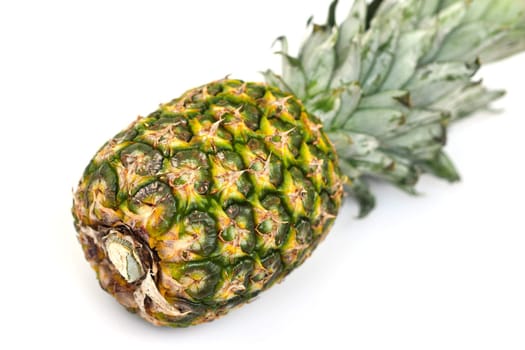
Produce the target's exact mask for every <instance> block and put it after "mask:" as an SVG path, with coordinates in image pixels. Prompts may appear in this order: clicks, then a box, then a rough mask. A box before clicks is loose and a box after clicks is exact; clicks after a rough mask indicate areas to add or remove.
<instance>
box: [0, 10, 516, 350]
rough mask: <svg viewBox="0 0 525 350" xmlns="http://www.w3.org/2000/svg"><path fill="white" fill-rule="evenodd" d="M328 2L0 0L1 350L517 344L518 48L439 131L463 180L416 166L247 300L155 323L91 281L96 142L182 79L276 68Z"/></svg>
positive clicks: (345, 216)
mask: <svg viewBox="0 0 525 350" xmlns="http://www.w3.org/2000/svg"><path fill="white" fill-rule="evenodd" d="M328 2H329V1H328V0H323V1H301V2H299V1H292V0H265V1H257V2H255V1H233V0H221V1H211V0H208V1H204V0H193V1H140V2H139V1H125V2H124V1H123V2H116V1H84V2H81V1H10V2H8V1H3V2H1V4H0V45H1V46H0V117H1V124H0V135H1V137H0V142H1V145H0V146H1V162H0V168H1V170H0V179H1V186H2V188H1V190H0V199H1V201H0V205H1V208H2V209H1V223H2V225H1V230H0V235H1V240H0V243H1V254H0V259H1V268H2V270H1V271H2V274H1V282H0V283H1V289H0V300H1V306H0V307H1V308H0V320H1V321H2V323H3V324H2V325H1V328H2V332H1V333H2V336H0V348H3V349H11V348H29V347H28V346H31V347H32V348H36V347H38V348H50V347H51V346H52V347H54V348H62V346H74V348H75V349H84V348H86V349H87V348H90V349H93V348H101V349H104V348H117V347H118V348H120V349H127V350H128V349H135V348H136V349H139V348H140V349H168V348H169V349H194V350H196V349H236V348H241V347H242V348H249V349H262V348H268V347H276V348H287V349H300V348H305V347H306V348H310V346H312V347H313V346H318V347H321V346H322V347H323V348H334V349H506V350H510V349H524V348H525V331H524V330H525V221H524V218H525V213H524V208H525V206H524V205H523V200H524V197H525V176H524V171H523V170H524V156H523V150H524V149H525V147H524V146H525V138H524V135H525V107H524V103H525V102H524V97H525V96H524V94H523V91H524V88H523V84H524V79H523V78H524V77H525V74H524V71H523V66H524V64H525V55H521V56H517V57H514V58H513V59H510V60H507V61H505V62H502V63H499V64H497V65H495V66H490V67H486V68H484V69H483V70H482V74H481V75H482V76H483V77H484V79H485V82H486V84H487V85H489V86H491V87H495V88H503V87H505V88H507V89H508V95H507V96H506V97H505V98H503V99H501V100H500V101H498V102H497V103H496V104H495V105H494V106H495V107H497V108H498V109H502V110H503V112H501V113H499V114H490V113H478V115H477V116H476V117H475V118H472V119H470V120H466V121H463V122H461V123H459V124H458V125H456V126H454V127H453V129H452V131H451V133H450V141H449V144H448V146H447V150H448V151H449V153H450V154H451V155H452V157H453V159H454V160H455V162H456V163H457V164H458V168H459V169H460V171H461V174H462V178H463V181H462V182H460V183H458V184H454V185H449V184H447V183H444V182H440V181H438V180H435V179H432V178H429V177H424V178H423V179H422V181H421V183H420V185H419V186H418V188H419V190H420V191H421V193H422V195H421V196H419V197H416V198H414V197H410V196H408V195H406V194H404V193H401V192H400V191H398V190H396V189H393V188H391V187H389V186H386V185H382V184H376V185H374V190H375V192H376V193H377V196H378V207H377V209H376V210H375V211H374V212H373V213H372V214H371V215H370V216H369V217H368V218H366V219H364V220H356V219H355V214H356V206H355V205H354V204H353V203H347V204H346V205H345V206H344V207H343V208H342V210H341V214H340V216H339V218H338V220H337V223H336V225H335V227H334V229H333V231H332V232H331V234H330V235H329V236H328V238H327V239H326V241H325V242H324V243H323V244H322V245H321V246H320V247H319V248H318V249H317V251H316V252H315V253H314V255H313V256H312V257H311V258H310V259H309V261H307V262H306V263H305V264H304V265H303V266H302V267H301V268H299V269H298V270H297V271H295V272H294V273H292V274H291V275H290V276H289V277H288V278H287V279H286V280H285V282H284V283H282V284H279V285H277V286H275V287H274V288H272V289H271V290H269V291H267V292H265V293H263V294H262V295H261V296H260V297H259V298H258V299H257V300H256V301H255V302H253V303H251V304H249V305H246V306H244V307H242V308H240V309H238V310H236V311H233V312H232V313H230V314H229V315H228V316H226V317H224V318H222V319H220V320H218V321H215V322H212V323H209V324H204V325H199V326H196V327H191V328H187V329H165V328H156V327H153V326H150V325H149V324H147V323H145V322H144V321H142V320H141V319H139V318H138V317H136V316H135V315H132V314H129V313H128V312H126V311H125V310H124V309H123V308H122V307H120V306H119V305H118V304H117V303H116V302H115V301H114V300H113V299H112V298H111V297H110V296H109V295H107V294H106V293H104V292H103V291H102V290H101V289H100V288H99V287H98V284H97V282H96V280H95V275H94V273H93V271H91V269H90V267H89V266H88V264H87V263H86V262H85V261H84V259H83V255H82V252H81V249H80V247H79V245H78V243H77V242H76V237H75V231H74V229H73V225H72V219H71V215H70V207H71V197H72V196H71V195H72V188H73V187H74V186H75V185H76V183H77V181H78V179H79V178H80V175H81V173H82V171H83V169H84V166H85V165H87V163H88V161H89V159H90V158H91V156H92V155H93V154H94V152H95V151H96V150H97V149H98V147H99V146H100V145H101V144H102V143H103V142H104V141H106V140H107V139H108V138H110V137H111V136H113V135H114V134H115V133H116V132H117V131H119V130H120V129H122V128H123V127H125V126H126V125H128V124H129V122H131V120H133V119H134V118H135V117H136V116H137V115H139V114H140V115H145V114H148V113H149V112H151V111H153V110H154V109H155V108H156V107H157V105H158V104H159V103H161V102H165V101H168V100H170V99H171V98H174V97H176V96H178V95H179V94H181V93H182V92H183V91H185V90H187V89H189V88H192V87H194V86H196V85H200V84H203V83H206V82H208V81H210V80H214V79H218V78H221V77H223V76H225V75H227V74H232V76H233V77H236V78H243V79H245V80H260V79H261V77H260V76H259V75H258V74H257V72H258V71H260V70H264V69H266V68H267V67H268V66H269V65H270V66H272V67H274V68H276V69H278V60H277V59H276V58H275V57H274V56H273V55H272V49H271V48H270V45H271V43H272V41H273V39H274V38H276V37H277V36H279V35H282V34H287V35H288V36H289V38H290V41H291V42H292V43H295V46H296V45H297V44H298V42H299V41H300V40H301V39H302V37H303V33H304V28H305V26H304V25H305V21H306V19H307V18H308V17H309V16H310V15H311V14H314V15H315V16H316V18H317V20H318V22H320V21H324V19H325V10H326V8H327V7H328ZM342 2H343V3H344V4H343V6H342V11H341V14H342V13H343V12H345V11H346V9H348V8H349V1H342Z"/></svg>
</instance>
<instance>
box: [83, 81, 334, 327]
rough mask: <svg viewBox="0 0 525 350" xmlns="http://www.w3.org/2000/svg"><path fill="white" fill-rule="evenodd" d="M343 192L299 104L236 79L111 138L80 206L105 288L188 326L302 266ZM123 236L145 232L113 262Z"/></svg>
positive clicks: (143, 310) (163, 321)
mask: <svg viewBox="0 0 525 350" xmlns="http://www.w3.org/2000/svg"><path fill="white" fill-rule="evenodd" d="M342 195H343V178H342V177H341V176H340V172H339V168H338V161H337V156H336V153H335V150H334V148H333V146H332V144H331V143H330V141H329V140H328V139H327V137H326V135H325V134H324V132H323V130H322V128H321V125H320V123H319V120H317V119H316V118H315V117H313V116H312V115H310V114H308V113H307V112H306V111H305V109H304V107H303V106H302V104H301V102H300V101H299V100H297V99H296V98H295V97H293V96H292V95H290V94H288V93H283V92H281V91H280V90H278V89H277V88H274V87H270V86H267V85H265V84H259V83H245V82H242V81H239V80H228V79H225V80H221V81H217V82H213V83H210V84H208V85H205V86H201V87H199V88H195V89H192V90H189V91H188V92H186V93H185V94H183V95H182V96H181V97H180V98H178V99H175V100H173V101H171V102H169V103H166V104H163V105H161V106H160V108H159V109H158V110H157V111H156V112H154V113H152V114H151V115H149V116H147V117H145V118H139V119H137V120H136V121H135V122H134V123H133V124H132V125H130V126H129V127H128V128H127V129H125V130H124V131H122V132H121V133H119V134H118V135H116V136H115V137H114V138H113V139H111V140H110V141H108V142H107V143H106V145H104V146H103V147H102V148H101V149H100V150H99V152H98V153H97V154H96V155H95V156H94V158H93V160H92V161H91V163H90V165H89V166H88V167H87V169H86V171H85V173H84V176H83V177H82V179H81V181H80V183H79V186H78V189H77V191H76V193H75V197H74V207H73V214H74V216H75V225H76V228H77V231H78V238H79V241H80V242H81V244H82V247H83V249H84V252H85V256H86V258H87V260H89V262H90V263H91V265H92V266H93V268H94V269H95V270H96V272H97V275H98V279H99V281H100V284H101V286H102V288H104V289H105V290H106V291H107V292H109V293H110V294H112V295H114V296H115V297H116V299H117V300H118V301H119V302H120V303H121V304H123V305H124V306H125V307H126V308H128V309H129V310H130V311H133V312H137V313H139V314H140V315H141V316H142V317H144V318H145V319H147V320H148V321H150V322H152V323H154V324H158V325H168V326H174V327H180V326H187V325H191V324H196V323H200V322H204V321H209V320H212V319H214V318H216V317H218V316H220V315H223V314H225V313H226V312H228V310H230V309H231V308H232V307H234V306H237V305H240V304H242V303H245V302H247V301H249V300H251V299H252V298H254V297H255V296H256V295H257V294H258V293H260V292H261V291H263V290H265V289H267V288H268V287H270V286H271V285H272V284H273V283H275V282H277V281H279V280H281V279H282V278H283V277H284V276H285V275H286V274H288V273H289V272H290V271H292V270H293V269H294V268H296V267H297V266H298V265H300V264H301V263H302V262H303V261H304V259H305V258H306V257H308V256H309V255H310V254H311V252H312V250H313V249H314V248H315V247H316V246H317V244H318V243H319V242H320V241H321V240H322V239H323V238H324V237H325V235H326V234H327V233H328V230H329V228H330V226H331V225H332V223H333V221H334V219H335V216H336V215H337V211H338V209H339V206H340V204H341V199H342ZM112 236H119V237H126V239H127V240H128V241H129V242H132V243H129V242H126V246H125V247H122V248H121V247H119V246H115V247H114V248H115V249H116V250H115V251H116V252H119V254H124V253H126V252H130V255H129V256H128V259H132V260H130V263H131V262H132V263H133V265H126V261H125V260H122V259H124V258H125V256H124V255H118V254H116V253H115V254H113V257H114V260H111V259H110V254H108V251H107V247H108V246H109V245H107V244H105V242H106V241H107V240H108V237H112ZM117 243H118V242H117ZM133 249H134V250H133ZM120 252H121V253H120ZM115 259H120V260H118V261H115ZM137 261H140V263H141V264H143V266H137V265H136V264H137ZM114 263H116V266H115V265H114ZM126 266H128V267H129V266H131V268H132V269H133V271H134V275H133V278H130V277H129V276H127V275H125V274H124V276H122V273H123V272H122V271H126ZM143 270H144V271H147V273H145V274H144V276H140V275H139V274H138V273H139V272H142V271H143ZM137 271H139V272H137ZM138 277H142V278H140V279H139V280H137V281H136V279H137V278H138ZM131 280H132V281H131ZM130 281H131V282H130Z"/></svg>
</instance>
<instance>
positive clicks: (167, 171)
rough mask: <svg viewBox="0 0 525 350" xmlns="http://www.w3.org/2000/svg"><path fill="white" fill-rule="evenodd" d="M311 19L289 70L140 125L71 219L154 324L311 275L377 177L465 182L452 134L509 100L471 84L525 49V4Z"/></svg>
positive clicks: (442, 6) (361, 4) (409, 7)
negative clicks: (309, 267) (351, 206)
mask: <svg viewBox="0 0 525 350" xmlns="http://www.w3.org/2000/svg"><path fill="white" fill-rule="evenodd" d="M336 5H337V1H334V2H333V3H332V4H331V6H330V9H329V15H328V20H327V23H326V24H324V25H317V24H313V23H311V22H310V21H309V26H310V28H311V34H310V36H309V37H308V38H307V39H306V41H305V42H304V44H303V46H302V47H301V49H300V52H299V55H298V56H297V57H293V56H291V55H290V54H289V53H288V52H287V41H286V38H284V37H283V38H280V39H279V41H280V43H281V46H282V50H281V51H280V52H279V54H281V55H282V58H283V68H282V74H280V75H279V74H276V73H274V72H272V71H270V70H268V71H266V72H264V76H265V78H266V83H254V82H244V81H241V80H235V79H229V78H225V79H223V80H219V81H214V82H211V83H208V84H206V85H203V86H200V87H197V88H194V89H191V90H188V91H187V92H186V93H184V94H183V95H182V96H181V97H179V98H176V99H174V100H173V101H171V102H168V103H165V104H162V105H161V106H160V107H159V109H158V110H157V111H155V112H153V113H151V114H150V115H149V116H147V117H144V118H138V119H137V120H135V121H134V122H133V123H132V124H131V125H130V126H128V127H127V128H126V129H124V130H123V131H121V132H120V133H118V134H117V135H116V136H115V137H113V138H112V139H111V140H109V141H108V142H107V143H106V144H105V145H104V146H103V147H102V148H101V149H100V150H99V151H98V152H97V153H96V154H95V156H94V157H93V159H92V160H91V162H90V164H89V165H88V166H87V168H86V170H85V172H84V174H83V176H82V178H81V180H80V182H79V185H78V188H77V190H76V193H75V195H74V203H73V216H74V219H75V228H76V230H77V232H78V239H79V241H80V244H81V246H82V248H83V250H84V254H85V257H86V259H87V260H88V261H89V262H90V263H91V265H92V267H93V268H94V270H95V271H96V273H97V277H98V280H99V282H100V285H101V287H102V288H103V289H104V290H106V291H107V292H108V293H110V294H111V295H113V296H114V297H115V298H116V299H117V300H118V302H119V303H121V304H122V305H123V306H124V307H126V308H127V309H128V310H130V311H132V312H136V313H138V314H139V315H140V316H141V317H143V318H144V319H146V320H147V321H149V322H151V323H153V324H156V325H163V326H172V327H183V326H188V325H193V324H198V323H202V322H205V321H210V320H214V319H216V318H217V317H219V316H221V315H223V314H226V313H227V312H228V311H229V310H231V309H232V308H233V307H235V306H239V305H242V304H243V303H246V302H248V301H250V300H252V299H253V298H254V297H255V296H256V295H258V294H259V293H260V292H261V291H263V290H265V289H267V288H269V287H271V286H272V285H273V284H275V283H276V282H278V281H280V280H282V279H283V277H285V276H286V275H287V274H288V273H290V272H291V271H292V270H294V269H295V268H296V267H298V266H299V265H300V264H302V263H303V262H304V260H305V259H306V258H307V257H308V256H309V255H310V254H311V253H312V251H313V250H314V249H315V247H317V245H318V244H319V243H320V242H321V240H323V239H324V238H325V236H326V235H327V233H328V232H329V230H330V227H331V225H332V224H333V222H334V220H335V218H336V216H337V213H338V210H339V207H340V205H341V202H342V200H343V194H345V193H346V194H347V195H348V196H350V197H353V198H355V199H356V200H357V201H358V202H359V204H360V216H365V215H366V214H367V213H368V212H369V211H370V210H371V209H372V208H373V207H374V204H375V201H374V197H373V195H372V194H371V193H370V190H369V187H368V185H367V181H366V179H367V178H370V177H372V178H379V179H382V180H386V181H389V182H391V183H393V184H394V185H396V186H398V187H400V188H401V189H403V190H405V191H407V192H409V193H414V192H415V190H414V186H415V184H416V182H417V180H418V177H419V176H420V175H421V174H423V173H430V174H433V175H435V176H438V177H441V178H444V179H446V180H449V181H456V180H457V179H458V178H459V175H458V174H457V171H456V170H455V169H454V166H453V164H452V162H451V161H450V159H449V158H448V157H447V155H446V154H445V153H444V152H443V146H444V143H445V140H446V130H447V126H448V125H449V124H450V123H451V122H452V121H455V120H457V119H460V118H462V117H465V116H468V115H471V114H472V113H473V112H474V111H476V110H478V109H480V108H484V107H486V106H488V104H489V103H490V102H491V101H493V100H494V99H496V98H498V97H499V96H501V94H502V92H501V91H491V90H488V89H486V88H485V87H483V86H482V84H481V83H480V82H478V81H476V80H473V75H474V74H475V73H476V72H477V70H478V69H479V67H480V62H490V61H494V60H497V59H500V58H504V57H507V56H509V55H511V54H513V53H516V52H519V51H521V50H523V49H524V48H525V3H524V2H523V1H520V0H503V1H498V2H491V1H488V0H474V1H471V2H466V1H459V0H433V1H422V0H406V1H394V0H390V1H389V0H384V1H377V0H376V1H373V2H372V3H371V4H369V5H367V3H366V2H365V1H364V0H356V1H355V3H354V4H353V7H352V9H351V11H350V14H349V15H348V16H347V18H346V19H345V20H344V21H343V22H342V23H340V24H337V23H336V21H335V14H336Z"/></svg>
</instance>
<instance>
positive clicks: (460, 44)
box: [263, 0, 525, 217]
mask: <svg viewBox="0 0 525 350" xmlns="http://www.w3.org/2000/svg"><path fill="white" fill-rule="evenodd" d="M336 7H337V0H335V1H333V2H332V4H331V5H330V9H329V14H328V20H327V22H326V24H324V25H318V24H314V23H312V21H311V20H310V21H309V22H308V26H309V27H310V30H311V33H310V35H309V37H308V38H307V39H306V40H305V42H304V43H303V45H302V47H301V49H300V52H299V54H298V56H297V57H294V56H291V55H290V54H289V53H288V47H287V41H286V38H285V37H281V38H279V39H278V41H279V42H280V43H281V47H282V50H281V51H280V52H279V54H280V55H281V56H282V74H281V75H278V74H276V73H274V72H272V71H271V70H268V71H266V72H264V73H263V74H264V76H265V79H266V81H267V83H268V84H271V85H275V86H277V87H279V88H281V89H282V90H285V91H289V92H291V93H293V94H294V95H296V96H297V97H298V98H300V99H301V100H302V101H303V102H304V104H305V106H306V108H307V109H308V110H309V112H311V113H313V114H315V115H317V116H318V117H319V118H320V119H321V120H322V122H323V125H324V128H325V131H326V132H327V133H328V136H329V138H330V139H331V141H332V142H333V143H334V145H335V147H336V149H337V152H338V154H339V159H340V166H341V169H342V171H343V173H344V174H345V175H346V176H347V177H348V178H349V182H348V186H347V190H348V191H349V193H350V194H351V195H352V196H354V197H355V198H356V199H357V200H358V202H359V205H360V212H359V216H360V217H362V216H365V215H366V214H368V213H369V212H370V211H371V210H372V209H373V207H374V205H375V199H374V196H373V195H372V194H371V192H370V190H369V186H368V184H367V180H366V179H367V178H379V179H382V180H386V181H389V182H391V183H392V184H394V185H396V186H398V187H399V188H401V189H403V190H405V191H407V192H409V193H416V191H415V184H416V183H417V180H418V178H419V176H420V175H421V174H423V173H430V174H433V175H435V176H437V177H440V178H443V179H446V180H448V181H457V180H458V179H459V175H458V173H457V171H456V169H455V168H454V165H453V164H452V162H451V161H450V159H449V158H448V156H447V155H446V154H445V153H444V151H443V147H444V145H445V142H446V131H447V127H448V125H449V124H450V122H452V121H455V120H457V119H460V118H463V117H466V116H468V115H470V114H472V113H473V112H475V111H477V110H479V109H482V108H486V107H487V106H488V105H489V104H490V103H491V102H492V101H493V100H495V99H497V98H499V97H500V96H502V94H503V92H502V91H492V90H488V89H487V88H485V87H484V86H483V85H482V84H481V82H479V81H476V80H475V79H474V77H473V76H474V74H475V73H476V72H477V71H478V69H479V68H480V64H481V62H484V63H485V62H492V61H495V60H498V59H502V58H505V57H508V56H510V55H512V54H514V53H517V52H520V51H522V50H524V49H525V1H523V0H500V1H491V0H470V1H466V0H425V1H423V0H374V1H372V2H371V3H370V4H367V2H366V1H365V0H356V1H355V2H354V4H353V6H352V8H351V10H350V13H349V14H348V16H347V17H346V19H345V20H344V21H343V22H342V23H340V24H337V23H336V20H335V18H336Z"/></svg>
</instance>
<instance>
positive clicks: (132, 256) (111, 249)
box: [105, 231, 144, 283]
mask: <svg viewBox="0 0 525 350" xmlns="http://www.w3.org/2000/svg"><path fill="white" fill-rule="evenodd" d="M119 235H120V234H119V233H118V232H116V231H110V234H109V236H108V237H107V238H106V243H105V245H106V251H107V253H108V257H109V260H110V261H111V263H112V264H113V266H114V267H115V268H116V269H117V271H118V272H119V273H120V275H121V276H122V277H124V279H125V280H126V281H127V282H129V283H132V282H135V281H137V280H138V279H140V278H141V277H142V276H144V269H143V268H142V263H141V261H140V259H139V257H138V255H137V253H136V251H135V249H134V247H133V244H132V243H131V242H129V241H127V240H126V239H124V238H122V237H119Z"/></svg>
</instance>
